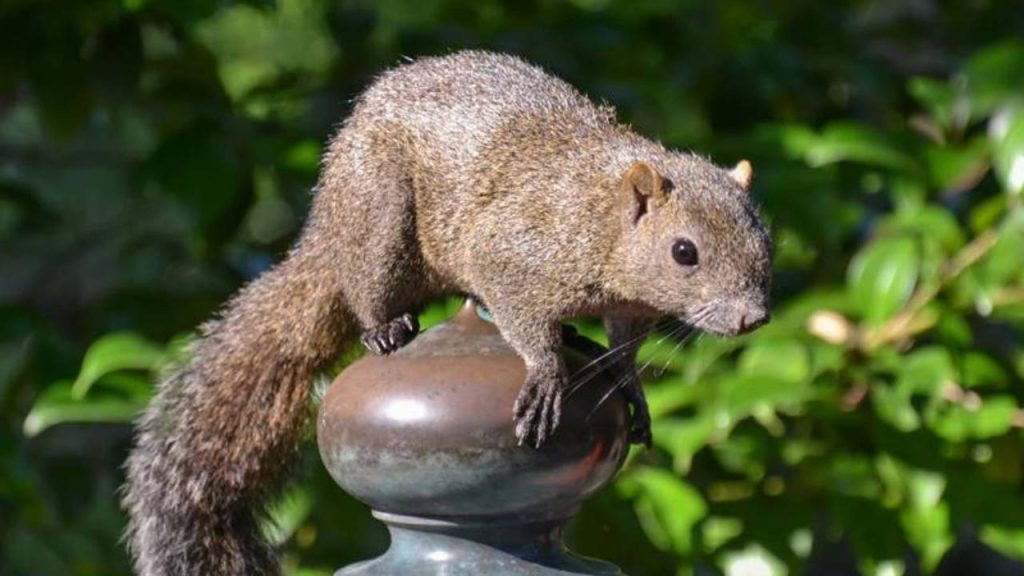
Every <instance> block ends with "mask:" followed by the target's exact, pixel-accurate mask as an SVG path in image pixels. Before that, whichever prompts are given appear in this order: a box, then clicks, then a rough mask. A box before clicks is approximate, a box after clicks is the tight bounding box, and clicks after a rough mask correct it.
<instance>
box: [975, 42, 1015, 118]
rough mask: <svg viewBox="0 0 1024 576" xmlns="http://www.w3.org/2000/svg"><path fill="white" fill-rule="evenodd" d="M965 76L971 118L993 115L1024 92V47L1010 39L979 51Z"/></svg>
mask: <svg viewBox="0 0 1024 576" xmlns="http://www.w3.org/2000/svg"><path fill="white" fill-rule="evenodd" d="M966 75H967V89H968V91H969V92H970V97H971V115H972V117H974V118H980V117H983V116H985V115H988V114H990V113H991V112H992V111H993V110H995V109H996V108H997V107H998V106H1000V105H1002V104H1004V103H1005V102H1006V101H1007V100H1008V99H1012V98H1019V97H1020V95H1021V93H1022V92H1024V44H1022V43H1021V42H1020V40H1018V39H1011V40H1007V41H1005V42H1001V43H998V44H994V45H992V46H988V47H985V48H984V49H982V50H979V51H978V52H977V53H976V54H975V55H974V56H972V57H971V59H970V61H969V62H968V63H967V66H966Z"/></svg>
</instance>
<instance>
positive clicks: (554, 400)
mask: <svg viewBox="0 0 1024 576" xmlns="http://www.w3.org/2000/svg"><path fill="white" fill-rule="evenodd" d="M751 178H752V169H751V166H750V163H749V162H747V161H741V162H740V163H739V164H737V165H736V166H735V168H732V169H731V170H730V169H724V168H720V167H718V166H716V165H714V164H712V163H711V162H710V161H708V160H707V159H705V158H702V157H700V156H698V155H695V154H691V153H683V152H676V151H671V150H668V149H666V148H664V147H663V146H662V145H661V144H659V143H656V142H654V141H651V140H648V139H646V138H644V137H642V136H639V135H637V134H636V133H634V132H633V131H632V130H631V129H630V128H629V127H627V126H624V125H622V124H620V123H618V122H617V121H616V118H615V111H614V109H613V108H612V107H610V106H607V105H597V104H595V103H593V102H592V101H591V100H590V99H588V98H587V97H586V96H584V95H583V94H582V93H581V92H579V91H578V90H576V89H575V88H573V87H572V86H570V85H569V84H568V83H566V82H565V81H563V80H561V79H559V78H556V77H554V76H552V75H550V74H548V73H547V72H545V71H544V70H542V69H541V68H539V67H537V66H535V65H532V64H530V63H528V62H526V61H524V60H522V59H519V58H517V57H513V56H508V55H502V54H495V53H489V52H482V51H466V52H458V53H454V54H450V55H446V56H440V57H428V58H422V59H418V60H415V61H412V62H410V63H406V64H403V65H401V66H399V67H397V68H394V69H391V70H389V71H386V72H384V73H383V74H381V75H380V76H379V77H378V78H377V79H376V80H375V81H374V82H373V83H372V85H371V86H369V88H367V89H366V90H365V92H363V93H362V95H361V96H359V97H358V98H357V99H356V100H355V103H354V107H353V110H352V112H351V114H350V115H349V117H348V118H347V119H346V120H345V121H344V122H343V123H342V125H341V126H340V128H339V129H338V130H337V132H336V134H335V135H334V137H333V138H332V139H331V141H330V144H329V146H328V149H327V150H326V152H325V154H324V157H323V162H322V169H321V176H320V179H319V181H318V183H317V186H316V188H315V191H314V197H313V201H312V207H311V209H310V214H309V216H308V218H307V221H306V224H305V226H304V228H303V230H302V232H301V234H300V237H299V239H298V240H297V242H296V243H295V244H294V246H293V247H292V249H291V250H290V251H289V252H288V254H287V256H286V258H285V259H284V260H283V261H282V262H280V263H279V264H278V265H277V266H276V267H274V268H272V269H270V270H268V271H267V272H265V273H264V274H262V275H261V276H260V277H258V278H257V279H255V280H254V281H252V282H251V283H250V284H248V285H247V286H245V287H244V288H242V289H241V290H240V291H239V292H238V293H237V294H236V295H235V296H234V297H233V298H232V299H231V300H230V301H229V303H228V304H227V305H226V307H225V308H224V309H223V311H222V312H221V313H220V314H219V316H218V317H217V318H215V319H213V320H212V321H209V322H208V323H206V324H204V325H203V326H202V327H201V328H200V331H199V337H198V338H197V339H196V341H195V342H194V343H193V345H192V348H191V354H190V358H189V360H187V361H186V362H184V363H183V364H182V365H180V366H178V367H176V368H174V369H173V370H172V371H171V372H169V373H168V375H166V376H165V377H164V378H163V380H162V381H161V382H160V383H159V385H158V388H157V394H156V396H155V398H154V400H153V401H152V402H151V404H150V405H149V407H148V408H147V409H146V410H145V411H144V413H143V414H142V416H141V417H140V419H139V421H138V422H137V425H136V434H135V444H134V447H133V449H132V452H131V454H130V455H129V458H128V461H127V483H126V486H125V488H124V490H123V505H124V507H125V509H126V510H127V512H128V514H129V524H128V530H127V535H126V539H127V541H128V546H129V549H130V551H131V553H132V556H133V561H134V566H135V569H136V571H137V572H138V573H139V574H140V575H142V576H198V575H204V576H265V575H276V574H279V573H280V568H279V566H278V564H277V560H276V558H275V555H274V553H273V551H272V550H271V549H270V548H269V547H268V546H267V545H266V544H265V543H264V542H263V541H262V539H261V535H260V528H259V518H260V516H261V513H262V512H263V510H262V505H263V503H264V502H265V500H266V499H267V498H268V497H269V496H271V495H272V494H273V493H274V492H276V491H277V490H279V489H280V488H281V486H282V484H283V482H284V481H285V479H286V475H287V473H288V472H289V468H290V464H291V463H292V461H293V460H294V459H295V455H296V453H297V450H298V446H299V444H300V441H301V440H302V436H303V432H304V430H305V425H306V423H307V422H308V420H309V416H310V396H311V388H312V381H313V379H314V377H315V375H316V374H317V373H318V371H320V370H322V369H323V368H325V367H326V366H327V365H328V364H329V363H330V362H331V361H332V360H333V359H335V357H336V356H337V355H338V354H339V350H340V349H341V347H342V346H344V345H346V344H352V343H355V342H357V341H358V342H361V343H362V344H363V345H364V346H365V347H366V348H368V349H369V350H370V351H372V352H374V353H377V354H388V353H390V352H393V351H395V350H396V349H398V348H400V347H401V346H403V345H404V344H406V343H407V342H409V341H410V340H411V339H412V338H413V337H414V336H415V335H416V333H417V332H418V325H417V320H416V312H417V311H418V310H419V309H420V308H421V307H422V306H423V305H424V304H425V303H426V302H427V301H428V300H429V299H431V298H434V297H437V296H440V295H454V294H463V295H469V296H471V297H473V298H475V299H476V300H477V301H478V302H480V303H481V304H482V305H483V306H486V308H487V309H488V310H489V312H490V314H491V316H492V318H493V322H494V324H495V325H496V326H497V328H498V329H499V331H500V333H501V334H502V336H503V337H504V338H505V339H506V340H507V341H508V343H509V344H510V345H511V346H512V347H513V348H514V349H515V350H516V351H517V352H518V354H519V355H520V356H521V357H522V359H523V361H524V363H525V365H526V370H527V375H526V379H525V382H524V384H523V387H522V390H521V392H520V394H519V397H518V399H517V401H516V403H515V406H514V407H510V409H511V410H513V411H514V412H513V414H514V421H515V434H516V435H517V437H518V439H519V441H520V443H521V444H529V445H531V446H541V445H542V444H543V443H544V441H545V440H547V439H548V438H549V437H550V435H551V434H552V432H553V431H554V430H555V429H556V428H557V426H558V421H559V417H560V405H561V401H562V395H563V392H564V391H565V389H566V385H567V382H568V375H567V374H566V366H565V364H564V361H563V358H562V356H561V354H560V350H561V346H562V338H563V332H562V329H561V322H562V321H563V320H566V319H569V318H572V317H578V316H588V315H589V316H600V317H602V318H603V322H604V325H605V329H606V332H607V335H608V338H609V342H610V346H611V348H613V349H616V350H617V351H618V356H616V357H615V358H614V364H615V366H616V369H618V370H621V373H623V374H626V375H628V376H629V377H628V378H626V381H625V384H624V385H623V387H622V390H623V392H624V393H625V396H626V398H627V401H628V403H629V405H630V406H631V411H632V419H633V424H632V427H631V440H633V441H634V442H642V443H646V444H648V445H649V443H650V415H649V413H648V410H647V404H646V401H645V400H644V396H643V392H642V390H641V389H640V384H639V378H638V377H637V376H636V368H635V356H636V352H637V349H638V348H639V346H640V341H642V339H643V335H645V334H646V333H648V332H649V331H650V330H651V329H652V327H653V326H654V323H655V321H656V320H657V319H659V318H661V317H664V316H671V317H675V318H677V319H680V320H682V321H683V322H684V323H686V324H688V325H690V326H692V327H694V328H696V329H701V330H703V331H707V332H711V333H714V334H719V335H736V334H740V333H744V332H747V331H750V330H753V329H755V328H757V327H758V326H760V325H762V324H764V323H765V322H767V321H768V318H769V310H768V292H769V284H770V277H771V251H772V247H771V239H770V236H769V234H768V232H767V230H766V228H765V226H764V224H763V222H762V220H761V218H760V216H759V215H758V211H757V208H756V207H755V205H754V203H753V202H752V200H751V199H750V197H749V195H748V193H747V189H748V188H749V186H750V183H751Z"/></svg>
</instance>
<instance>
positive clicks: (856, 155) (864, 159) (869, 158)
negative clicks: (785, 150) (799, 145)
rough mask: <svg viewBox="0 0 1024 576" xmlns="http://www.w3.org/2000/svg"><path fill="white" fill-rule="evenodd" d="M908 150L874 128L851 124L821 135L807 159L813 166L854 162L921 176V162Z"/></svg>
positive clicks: (835, 126)
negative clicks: (908, 152)
mask: <svg viewBox="0 0 1024 576" xmlns="http://www.w3.org/2000/svg"><path fill="white" fill-rule="evenodd" d="M904 150H905V148H904V147H903V146H902V145H900V144H898V143H897V142H896V141H895V140H893V139H892V138H890V137H888V136H887V135H885V134H883V133H881V132H878V131H876V130H874V129H872V128H869V127H867V126H864V125H860V124H854V123H850V122H834V123H832V124H829V125H828V126H827V127H826V128H825V130H823V131H822V132H821V135H820V136H819V137H818V138H817V141H816V142H815V143H814V145H813V146H811V147H810V149H809V150H807V154H806V159H807V162H808V163H809V164H810V165H811V166H824V165H827V164H834V163H836V162H845V161H850V162H858V163H861V164H866V165H869V166H878V167H880V168H889V169H893V170H898V171H901V172H904V173H911V174H914V173H917V172H918V171H919V170H920V168H919V167H918V165H917V162H916V161H915V160H914V159H913V157H911V156H910V155H908V154H907V153H905V152H904Z"/></svg>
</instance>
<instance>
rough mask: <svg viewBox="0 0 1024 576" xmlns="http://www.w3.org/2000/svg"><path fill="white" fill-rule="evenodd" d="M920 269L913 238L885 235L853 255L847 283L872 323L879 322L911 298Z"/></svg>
mask: <svg viewBox="0 0 1024 576" xmlns="http://www.w3.org/2000/svg"><path fill="white" fill-rule="evenodd" d="M918 271H919V262H918V250H917V246H916V244H915V243H914V241H913V240H911V239H910V238H904V237H896V238H883V239H880V240H877V241H875V242H872V243H871V244H869V245H868V246H867V247H866V248H864V249H862V250H861V251H860V252H859V253H858V254H857V255H856V256H855V257H854V259H853V260H852V261H851V262H850V268H849V271H848V274H847V282H848V286H849V287H850V290H851V295H852V297H853V299H854V301H855V303H856V304H857V307H858V309H859V310H860V311H861V314H863V316H864V318H865V319H866V320H867V321H868V322H869V323H870V324H872V325H878V324H881V323H882V322H883V321H884V320H885V319H887V318H888V317H889V316H891V315H892V314H893V313H895V312H896V311H897V310H899V308H900V306H902V305H903V304H904V303H906V301H907V300H908V299H909V298H910V295H911V293H913V290H914V285H915V284H916V283H917V277H918Z"/></svg>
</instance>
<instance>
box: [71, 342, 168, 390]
mask: <svg viewBox="0 0 1024 576" xmlns="http://www.w3.org/2000/svg"><path fill="white" fill-rule="evenodd" d="M163 359H164V352H163V350H162V349H161V348H160V347H158V346H157V345H155V344H153V343H152V342H150V341H148V340H146V339H145V338H142V337H141V336H139V335H137V334H133V333H131V332H117V333H114V334H109V335H107V336H104V337H103V338H100V339H99V340H97V341H95V342H93V344H92V345H91V346H90V347H89V350H88V351H86V353H85V358H84V359H83V360H82V368H81V371H80V372H79V373H78V378H76V379H75V383H74V386H73V387H72V390H71V392H72V396H73V397H74V398H76V399H81V398H83V397H85V395H86V393H88V392H89V388H91V387H92V385H93V384H94V383H95V382H96V381H97V380H99V379H100V378H102V377H103V376H104V375H106V374H109V373H111V372H115V371H117V370H153V369H154V368H156V367H158V366H159V365H160V362H161V361H162V360H163Z"/></svg>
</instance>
